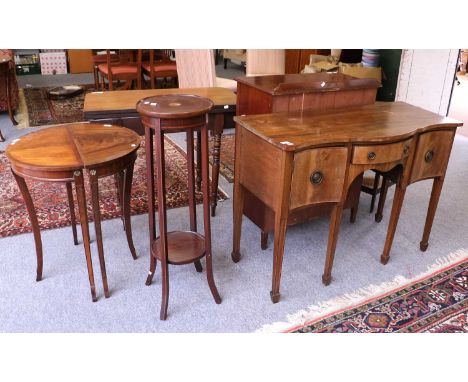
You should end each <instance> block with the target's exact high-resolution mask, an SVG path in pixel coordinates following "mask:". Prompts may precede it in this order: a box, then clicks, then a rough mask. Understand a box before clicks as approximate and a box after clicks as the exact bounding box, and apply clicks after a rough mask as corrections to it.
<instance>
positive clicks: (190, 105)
mask: <svg viewBox="0 0 468 382" xmlns="http://www.w3.org/2000/svg"><path fill="white" fill-rule="evenodd" d="M213 106H214V104H213V102H212V101H211V100H209V99H208V98H205V97H200V96H197V95H193V94H186V95H184V96H183V97H181V94H164V95H157V96H152V97H147V98H143V99H141V100H140V101H138V103H137V107H136V108H137V111H138V112H139V113H140V114H141V115H143V116H145V117H150V118H167V119H180V118H190V117H194V116H199V115H200V114H204V113H208V112H209V111H210V110H211V109H212V108H213Z"/></svg>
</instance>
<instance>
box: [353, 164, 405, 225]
mask: <svg viewBox="0 0 468 382" xmlns="http://www.w3.org/2000/svg"><path fill="white" fill-rule="evenodd" d="M372 173H374V174H375V177H374V179H371V177H368V176H364V179H363V182H362V185H361V191H362V192H365V193H366V194H369V195H371V196H372V199H371V205H370V211H369V213H372V212H373V211H374V206H375V199H376V197H377V195H379V194H380V196H379V203H378V205H377V212H376V214H375V221H376V222H377V223H380V222H381V221H382V217H383V209H384V206H385V199H386V198H387V191H388V188H389V187H390V186H392V185H394V184H395V183H396V182H397V181H398V173H397V172H396V171H393V170H390V171H389V172H386V173H383V172H381V171H377V170H373V171H372ZM371 184H372V186H371Z"/></svg>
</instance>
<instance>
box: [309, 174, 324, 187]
mask: <svg viewBox="0 0 468 382" xmlns="http://www.w3.org/2000/svg"><path fill="white" fill-rule="evenodd" d="M322 181H323V174H322V173H321V172H320V171H314V172H313V173H312V175H311V176H310V183H312V184H314V185H319V184H320V183H322Z"/></svg>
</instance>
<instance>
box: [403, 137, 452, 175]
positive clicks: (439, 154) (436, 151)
mask: <svg viewBox="0 0 468 382" xmlns="http://www.w3.org/2000/svg"><path fill="white" fill-rule="evenodd" d="M454 136H455V130H450V131H432V132H429V133H424V134H421V135H420V136H419V140H418V144H417V147H416V153H415V154H414V160H413V168H412V169H411V178H410V183H412V182H416V181H418V180H422V179H426V178H433V177H436V176H441V175H443V174H444V173H445V168H446V167H447V162H448V160H449V156H450V151H451V149H452V142H453V138H454Z"/></svg>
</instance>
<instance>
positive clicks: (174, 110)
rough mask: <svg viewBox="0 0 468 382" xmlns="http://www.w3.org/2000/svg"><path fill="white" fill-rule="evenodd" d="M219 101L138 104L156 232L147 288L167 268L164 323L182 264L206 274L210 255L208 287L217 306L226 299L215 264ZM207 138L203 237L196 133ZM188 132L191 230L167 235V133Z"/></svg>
mask: <svg viewBox="0 0 468 382" xmlns="http://www.w3.org/2000/svg"><path fill="white" fill-rule="evenodd" d="M212 107H213V102H212V101H211V100H209V99H207V98H203V97H199V96H195V95H188V94H174V95H160V96H154V97H148V98H144V99H142V100H140V101H139V102H138V103H137V111H138V112H139V113H140V115H141V120H142V123H143V125H144V127H145V145H146V146H145V151H146V171H147V182H148V183H147V187H148V215H149V231H150V248H151V255H150V259H151V261H150V270H149V273H148V277H147V279H146V285H150V284H151V281H152V279H153V276H154V272H155V270H156V263H157V260H159V261H160V262H161V269H162V302H161V312H160V319H161V320H165V319H166V318H167V306H168V301H169V271H168V264H174V265H180V264H189V263H194V264H195V268H196V270H197V271H198V272H201V271H202V266H201V263H200V259H201V258H202V257H204V256H206V273H207V279H208V285H209V287H210V290H211V293H212V295H213V298H214V300H215V302H216V303H217V304H220V303H221V297H220V296H219V293H218V290H217V289H216V285H215V282H214V278H213V267H212V259H211V255H212V254H211V226H210V182H209V174H208V171H209V164H208V127H207V123H208V114H207V113H208V111H209V110H210V109H211V108H212ZM194 131H197V132H198V131H199V132H200V133H201V150H200V151H201V183H202V193H203V222H204V236H202V235H201V234H199V233H198V232H197V219H196V203H195V176H194V170H195V166H194V142H193V133H194ZM176 132H186V136H187V170H188V194H189V215H190V231H174V232H167V218H166V190H165V174H164V134H165V133H176ZM153 136H155V137H154V138H155V141H156V156H157V161H156V175H157V193H158V215H159V237H158V238H157V237H156V231H155V228H156V227H155V224H156V222H155V215H154V213H155V204H154V196H155V195H154V158H153V152H154V151H153Z"/></svg>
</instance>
